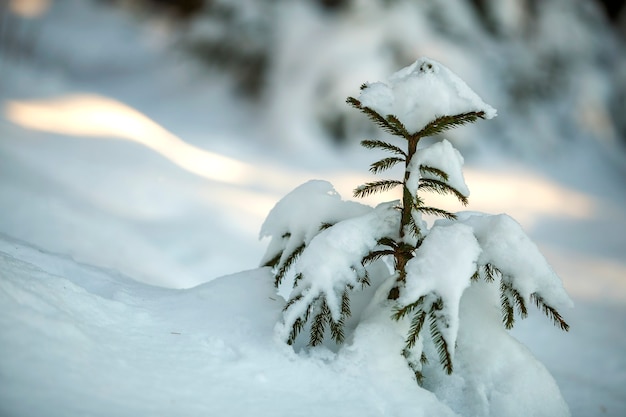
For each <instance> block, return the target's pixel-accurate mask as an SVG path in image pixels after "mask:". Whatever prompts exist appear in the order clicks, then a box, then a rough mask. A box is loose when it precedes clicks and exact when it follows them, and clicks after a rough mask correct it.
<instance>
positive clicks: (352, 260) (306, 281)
mask: <svg viewBox="0 0 626 417" xmlns="http://www.w3.org/2000/svg"><path fill="white" fill-rule="evenodd" d="M395 206H397V202H391V203H383V204H380V205H379V206H378V207H376V208H375V209H374V210H373V211H372V212H371V213H367V214H364V215H362V216H360V217H355V218H352V219H347V220H343V221H341V222H339V223H337V224H336V225H334V226H333V227H331V228H329V229H326V230H324V231H323V232H321V233H320V234H319V235H317V236H315V237H314V238H313V240H312V241H311V243H310V244H309V245H308V247H307V249H306V250H305V251H304V253H303V254H302V256H301V257H300V259H298V263H297V264H296V272H297V273H300V274H302V277H303V278H302V280H301V281H300V282H299V283H298V287H297V288H296V289H295V292H297V293H298V294H301V293H302V294H304V295H305V296H304V297H303V298H302V299H301V300H300V301H297V302H296V303H295V304H293V305H292V306H291V307H290V308H289V310H287V311H286V312H285V317H284V325H283V326H282V327H281V329H280V330H279V332H280V334H281V337H282V338H283V339H286V338H287V337H286V336H287V335H288V334H289V330H290V329H291V325H292V324H293V322H294V321H295V320H296V319H297V318H298V317H300V316H302V315H303V314H304V312H305V311H306V308H307V307H308V305H309V304H310V303H311V301H312V300H313V299H315V298H316V297H318V296H320V295H323V296H324V297H325V298H326V301H327V304H328V307H329V308H330V311H331V314H332V317H333V319H334V320H335V321H336V322H337V321H339V318H340V316H341V292H342V291H343V288H345V286H347V285H350V286H352V287H357V285H359V284H358V281H357V276H356V274H355V268H360V266H361V260H362V259H363V257H364V256H365V255H367V254H368V253H369V252H370V251H371V250H373V249H374V248H375V247H376V245H377V244H378V240H379V239H381V238H383V237H388V236H394V235H395V234H397V232H398V228H399V226H400V214H399V211H398V210H397V209H396V208H395ZM338 293H339V295H338ZM293 295H294V294H292V297H293Z"/></svg>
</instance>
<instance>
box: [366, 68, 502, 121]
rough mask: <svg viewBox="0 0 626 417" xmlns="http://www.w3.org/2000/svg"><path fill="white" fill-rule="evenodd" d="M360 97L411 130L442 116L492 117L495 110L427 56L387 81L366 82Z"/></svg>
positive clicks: (455, 76) (378, 111)
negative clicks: (475, 113)
mask: <svg viewBox="0 0 626 417" xmlns="http://www.w3.org/2000/svg"><path fill="white" fill-rule="evenodd" d="M359 101H360V102H361V105H362V106H364V107H369V108H371V109H372V110H374V111H376V112H377V113H378V114H380V115H382V116H383V117H384V116H387V115H395V116H396V117H398V119H399V120H400V121H401V122H402V123H403V124H404V126H405V127H406V129H407V130H408V131H409V132H410V133H417V132H419V131H421V130H422V129H423V128H424V127H426V125H427V124H428V123H430V122H431V121H433V120H435V119H437V118H438V117H441V116H454V115H457V114H463V113H469V112H484V114H485V116H484V117H485V118H487V119H491V118H493V117H495V116H496V114H497V112H496V110H495V109H494V108H493V107H491V106H490V105H488V104H486V103H485V102H483V100H482V99H481V98H480V97H479V96H478V95H477V94H476V93H475V92H474V91H472V90H471V89H470V88H469V87H468V86H467V84H466V83H465V82H464V81H463V80H461V79H460V78H459V77H458V76H457V75H456V74H454V73H453V72H452V71H450V70H449V69H448V68H446V67H445V66H444V65H442V64H440V63H439V62H437V61H434V60H432V59H429V58H420V59H418V60H417V61H415V62H414V63H413V64H411V65H409V66H408V67H405V68H403V69H401V70H400V71H398V72H396V73H395V74H393V75H392V76H391V77H389V79H388V80H387V82H374V83H371V84H367V86H366V87H365V88H364V89H363V90H361V95H360V96H359Z"/></svg>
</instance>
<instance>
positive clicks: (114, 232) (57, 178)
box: [0, 0, 626, 287]
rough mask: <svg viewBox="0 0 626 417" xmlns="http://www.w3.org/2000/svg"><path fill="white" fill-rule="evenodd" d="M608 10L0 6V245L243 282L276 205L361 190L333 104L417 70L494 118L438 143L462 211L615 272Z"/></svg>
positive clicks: (619, 31) (542, 4)
mask: <svg viewBox="0 0 626 417" xmlns="http://www.w3.org/2000/svg"><path fill="white" fill-rule="evenodd" d="M623 4H624V2H623V1H622V2H620V1H617V2H616V1H593V0H541V1H539V0H427V1H426V0H420V1H415V0H290V1H287V0H210V1H209V0H186V1H165V0H134V1H133V0H4V1H3V2H2V3H1V6H0V100H1V101H0V104H1V105H2V112H1V113H0V135H1V136H0V186H1V187H2V188H0V198H1V199H2V200H1V201H0V203H2V205H1V207H2V208H0V210H2V216H0V231H1V232H3V233H5V234H6V235H7V236H10V237H12V238H17V239H21V240H24V241H26V242H30V243H32V244H34V245H37V246H40V247H42V248H45V249H47V250H52V251H57V252H59V253H63V254H67V255H69V256H73V257H75V258H77V259H79V260H84V261H86V262H90V263H94V264H96V265H101V266H106V267H111V268H114V269H116V270H121V271H122V272H125V273H128V274H129V275H130V276H132V277H133V278H135V279H138V280H141V281H146V282H150V283H157V284H159V285H166V286H174V287H186V286H191V285H195V284H197V283H200V282H204V281H207V280H210V279H212V278H214V277H216V276H219V275H221V274H224V273H228V272H236V271H238V270H240V269H246V268H252V267H254V266H256V262H257V260H258V259H259V258H260V255H261V254H262V252H263V243H262V242H258V241H257V239H256V233H258V230H259V228H260V224H261V223H262V220H263V218H264V217H265V215H266V213H267V212H268V211H269V209H270V208H271V207H272V206H273V204H274V202H275V201H277V200H278V199H279V198H280V197H281V196H282V195H284V194H285V193H286V192H288V191H289V190H290V189H292V188H293V187H295V186H297V185H299V184H300V183H301V182H303V181H305V180H307V179H309V178H322V179H329V180H331V181H332V182H333V183H334V184H335V186H336V187H337V189H338V191H340V193H341V194H342V195H343V196H344V198H350V194H351V190H352V188H353V187H355V186H356V185H358V184H359V182H360V181H362V180H364V179H365V180H367V178H368V176H367V171H366V167H367V165H368V163H369V162H370V161H371V160H372V159H373V157H372V156H369V155H368V154H367V153H366V152H364V151H362V150H360V149H359V146H358V143H359V141H360V140H362V139H364V138H371V137H381V136H384V134H382V133H381V132H379V131H377V130H376V129H375V128H374V127H373V126H372V124H371V123H370V122H369V121H368V120H367V119H366V118H365V117H363V115H362V114H360V113H359V112H356V111H354V110H353V109H351V108H349V107H348V106H347V105H346V104H345V98H346V97H347V96H349V95H357V94H358V87H359V86H360V85H361V83H363V82H366V81H376V80H381V79H385V78H386V77H387V76H389V75H390V74H391V73H393V72H395V71H396V70H398V69H399V68H401V67H404V66H406V65H409V64H411V63H412V62H413V61H414V60H415V59H417V58H418V57H421V56H428V57H430V58H433V59H435V60H438V61H440V62H441V63H443V64H444V65H446V66H448V67H449V68H451V69H452V70H453V71H454V72H456V73H457V74H458V75H459V76H460V77H461V78H463V79H464V80H465V81H466V82H467V83H468V85H470V86H471V87H472V88H473V89H474V90H475V91H476V92H477V93H478V94H479V95H480V96H481V97H483V99H484V100H485V101H486V102H487V103H489V104H491V105H492V106H494V107H496V108H497V109H498V113H499V115H498V117H497V118H496V119H494V120H490V121H482V122H479V123H476V124H475V125H472V126H466V127H463V128H461V129H456V130H454V131H450V132H448V133H446V137H447V138H448V139H449V140H451V141H452V142H453V143H454V145H455V146H456V147H457V148H459V149H460V150H461V152H462V153H463V154H464V156H465V158H466V165H467V168H468V172H467V175H468V184H469V186H470V189H472V190H473V192H474V194H473V195H472V198H471V199H470V202H471V203H470V206H469V208H470V209H474V210H485V211H492V212H498V211H506V212H508V213H509V214H511V215H513V216H514V217H516V218H517V219H518V220H519V221H520V222H521V223H522V224H523V225H524V226H525V227H526V228H527V230H529V232H530V233H531V235H532V236H533V237H535V238H536V239H540V240H541V241H542V242H544V243H545V245H560V246H561V247H565V248H567V249H568V250H570V249H571V250H576V251H580V252H583V253H595V254H598V255H602V256H604V257H608V258H610V259H620V260H621V261H624V259H623V258H624V253H625V251H626V248H625V245H624V238H623V234H624V233H623V232H624V231H625V230H624V225H625V224H626V220H624V208H623V203H624V202H625V200H626V197H625V194H626V190H625V188H624V179H625V178H626V174H625V173H626V162H625V161H626V158H625V155H626V151H625V149H626V139H625V138H626V118H625V117H624V114H625V112H626V54H625V53H624V51H625V42H626V10H625V7H624V5H623ZM86 138H90V139H89V140H86ZM110 139H115V140H114V141H111V140H110ZM373 203H375V201H374V202H373ZM452 209H460V207H456V208H455V207H452ZM592 236H593V237H594V238H591V237H592ZM129 248H130V250H129ZM131 253H132V254H131ZM564 256H565V255H564Z"/></svg>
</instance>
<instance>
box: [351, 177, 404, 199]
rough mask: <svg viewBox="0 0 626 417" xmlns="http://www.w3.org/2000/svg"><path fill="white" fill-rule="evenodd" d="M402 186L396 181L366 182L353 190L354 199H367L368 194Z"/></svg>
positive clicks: (400, 182)
mask: <svg viewBox="0 0 626 417" xmlns="http://www.w3.org/2000/svg"><path fill="white" fill-rule="evenodd" d="M399 185H402V181H397V180H380V181H374V182H368V183H366V184H364V185H361V186H359V187H357V188H355V189H354V197H357V198H362V197H367V196H368V195H370V194H375V193H380V192H385V191H389V190H391V189H392V188H395V187H397V186H399Z"/></svg>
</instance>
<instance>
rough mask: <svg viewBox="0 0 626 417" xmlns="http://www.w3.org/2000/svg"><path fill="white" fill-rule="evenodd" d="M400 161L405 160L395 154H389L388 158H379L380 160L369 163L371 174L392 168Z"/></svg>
mask: <svg viewBox="0 0 626 417" xmlns="http://www.w3.org/2000/svg"><path fill="white" fill-rule="evenodd" d="M400 162H405V160H404V158H400V157H397V156H390V157H388V158H384V159H381V160H380V161H377V162H374V163H373V164H372V165H370V172H371V173H372V174H378V173H381V172H383V171H386V170H388V169H391V168H393V167H394V166H396V165H397V164H398V163H400Z"/></svg>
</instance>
